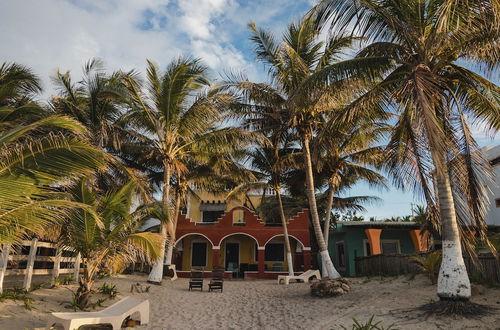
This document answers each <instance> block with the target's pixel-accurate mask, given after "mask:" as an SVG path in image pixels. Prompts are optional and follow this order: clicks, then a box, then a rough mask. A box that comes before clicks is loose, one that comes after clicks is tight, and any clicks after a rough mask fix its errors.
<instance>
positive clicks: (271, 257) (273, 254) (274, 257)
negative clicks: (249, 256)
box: [264, 243, 285, 261]
mask: <svg viewBox="0 0 500 330" xmlns="http://www.w3.org/2000/svg"><path fill="white" fill-rule="evenodd" d="M264 260H265V261H285V245H284V244H283V243H269V244H267V245H266V253H265V259H264Z"/></svg>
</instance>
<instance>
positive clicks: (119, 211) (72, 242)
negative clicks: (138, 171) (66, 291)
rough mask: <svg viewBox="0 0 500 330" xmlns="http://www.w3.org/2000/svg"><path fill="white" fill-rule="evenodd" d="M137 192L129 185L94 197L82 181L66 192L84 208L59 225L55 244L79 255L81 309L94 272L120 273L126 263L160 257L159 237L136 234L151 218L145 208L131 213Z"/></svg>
mask: <svg viewBox="0 0 500 330" xmlns="http://www.w3.org/2000/svg"><path fill="white" fill-rule="evenodd" d="M138 188H139V187H138V186H137V185H136V184H135V182H133V181H131V182H129V183H127V184H125V185H124V186H123V187H121V188H120V189H118V190H110V191H105V192H103V193H98V192H97V191H96V190H95V188H93V187H92V185H91V184H90V183H89V180H82V181H80V182H79V183H78V184H77V185H76V186H75V187H74V188H73V189H71V190H70V192H69V193H70V195H71V198H72V200H73V201H75V202H78V203H81V204H84V205H87V206H88V207H87V209H79V210H75V211H73V212H72V213H71V216H70V217H68V218H66V220H65V221H63V222H62V223H61V224H60V228H59V231H60V235H59V237H58V244H60V245H61V246H64V247H70V248H71V249H73V251H75V252H77V253H80V254H81V258H82V259H81V260H82V264H83V276H81V277H80V279H79V282H80V283H79V284H80V286H79V288H78V291H77V294H76V299H77V303H78V305H79V306H80V307H81V308H86V307H88V306H89V302H90V301H89V297H90V294H91V291H92V286H93V283H94V281H95V278H96V274H97V272H99V271H103V270H107V271H109V270H110V271H114V272H116V271H121V270H123V269H124V266H125V265H126V264H127V263H130V262H136V261H137V260H138V259H142V260H155V259H157V258H158V256H159V255H160V250H161V248H162V246H161V242H162V237H161V236H160V235H158V234H156V233H150V232H138V230H139V228H140V227H141V226H142V225H143V223H144V221H145V220H146V219H148V218H149V215H150V214H151V212H149V209H148V208H142V207H139V208H138V209H136V210H133V209H132V203H133V200H134V199H135V198H136V196H137V194H138V193H139V189H138ZM89 210H91V211H92V212H89Z"/></svg>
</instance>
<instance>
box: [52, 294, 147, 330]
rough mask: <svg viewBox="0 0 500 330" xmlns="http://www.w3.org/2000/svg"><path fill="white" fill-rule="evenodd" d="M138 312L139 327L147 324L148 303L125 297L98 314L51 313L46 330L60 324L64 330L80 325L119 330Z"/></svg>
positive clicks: (70, 329)
mask: <svg viewBox="0 0 500 330" xmlns="http://www.w3.org/2000/svg"><path fill="white" fill-rule="evenodd" d="M135 312H138V313H139V317H140V319H141V325H143V324H147V323H149V301H148V300H140V299H137V298H134V297H125V298H123V299H122V300H120V301H118V302H116V303H114V304H113V305H111V306H109V307H107V308H105V309H103V310H102V311H100V312H77V313H52V314H51V315H50V316H49V320H48V321H47V329H50V328H51V327H52V326H54V324H61V325H62V326H63V327H64V329H65V330H74V329H78V328H79V327H81V326H82V325H90V324H111V326H112V327H113V330H118V329H121V326H122V323H123V320H124V319H125V318H126V317H127V316H130V315H132V314H133V313H135Z"/></svg>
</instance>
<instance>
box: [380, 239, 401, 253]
mask: <svg viewBox="0 0 500 330" xmlns="http://www.w3.org/2000/svg"><path fill="white" fill-rule="evenodd" d="M380 246H381V248H382V254H398V253H399V241H397V240H395V241H380Z"/></svg>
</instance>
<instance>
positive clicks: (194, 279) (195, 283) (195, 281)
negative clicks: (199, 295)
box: [189, 268, 203, 291]
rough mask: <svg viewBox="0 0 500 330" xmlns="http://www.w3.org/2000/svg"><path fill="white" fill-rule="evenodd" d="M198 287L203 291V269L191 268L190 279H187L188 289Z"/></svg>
mask: <svg viewBox="0 0 500 330" xmlns="http://www.w3.org/2000/svg"><path fill="white" fill-rule="evenodd" d="M197 288H198V289H200V290H201V291H203V269H202V268H193V269H191V279H190V280H189V291H191V290H192V289H197Z"/></svg>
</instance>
